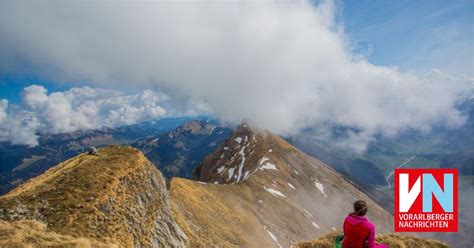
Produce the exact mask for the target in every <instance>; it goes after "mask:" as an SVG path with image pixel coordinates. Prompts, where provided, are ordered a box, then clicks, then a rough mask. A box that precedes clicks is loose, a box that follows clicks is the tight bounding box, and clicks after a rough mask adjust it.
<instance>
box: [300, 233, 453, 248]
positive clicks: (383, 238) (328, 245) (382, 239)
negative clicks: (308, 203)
mask: <svg viewBox="0 0 474 248" xmlns="http://www.w3.org/2000/svg"><path fill="white" fill-rule="evenodd" d="M338 234H339V233H336V232H333V233H328V234H326V235H324V236H322V237H321V238H319V239H317V240H313V241H304V242H299V243H297V244H295V245H294V246H293V247H294V248H333V247H334V240H335V239H336V236H337V235H338ZM375 241H376V242H378V243H383V244H387V245H388V246H389V247H390V248H395V247H396V248H412V247H417V248H445V247H446V248H447V247H449V246H448V245H447V244H445V243H442V242H439V241H436V240H432V239H423V238H417V237H412V236H399V235H393V234H387V235H377V237H376V238H375Z"/></svg>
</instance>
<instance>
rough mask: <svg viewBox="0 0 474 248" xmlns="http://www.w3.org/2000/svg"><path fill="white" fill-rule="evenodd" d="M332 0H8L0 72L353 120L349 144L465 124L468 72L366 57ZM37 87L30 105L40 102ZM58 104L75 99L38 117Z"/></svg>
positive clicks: (287, 120) (292, 129)
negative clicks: (418, 69) (414, 70)
mask: <svg viewBox="0 0 474 248" xmlns="http://www.w3.org/2000/svg"><path fill="white" fill-rule="evenodd" d="M336 7H337V6H335V4H334V2H332V1H319V2H318V3H317V4H316V5H315V4H313V3H310V2H309V1H296V2H283V3H282V2H254V3H250V2H243V3H242V2H241V3H237V2H226V3H219V2H209V1H206V2H186V3H182V2H181V3H179V2H175V3H171V2H146V3H143V2H141V3H137V2H113V3H111V2H108V1H107V2H105V1H104V2H57V1H54V2H49V1H41V2H30V3H26V2H23V1H3V2H2V3H1V4H0V34H1V35H2V42H1V43H0V70H1V71H8V72H12V73H15V72H16V73H22V72H23V70H25V69H24V68H27V69H28V72H29V73H35V74H37V75H41V76H42V77H45V78H50V79H55V80H58V81H61V80H75V81H77V80H82V81H86V82H90V83H91V84H97V85H101V86H106V87H110V86H112V85H114V84H115V83H118V82H120V83H122V85H127V82H133V87H143V88H146V87H148V86H149V85H159V86H160V87H164V88H166V89H169V90H170V91H172V92H176V93H179V94H182V95H185V96H187V97H189V98H190V99H193V101H195V100H200V101H203V102H205V103H206V104H205V105H206V106H210V107H211V108H212V110H213V111H214V113H215V114H216V115H217V116H218V117H221V118H222V119H225V120H228V121H234V122H239V121H241V120H242V119H246V120H249V121H250V122H251V123H252V124H254V125H256V126H258V127H262V128H267V129H270V130H271V131H273V132H276V133H278V134H287V135H288V134H290V135H291V134H295V133H298V132H299V131H300V130H302V129H304V128H307V127H314V126H318V125H327V124H331V125H338V126H350V127H354V128H356V129H357V130H360V132H354V133H353V134H351V137H350V142H349V143H347V144H350V143H357V145H356V146H357V149H358V150H363V149H361V148H360V147H361V146H360V144H361V143H362V147H363V146H364V144H365V143H367V142H370V140H371V138H370V137H371V136H372V135H373V134H375V133H383V134H386V135H394V134H396V133H397V132H399V131H400V130H401V129H404V128H416V129H422V130H426V129H429V128H430V127H431V126H432V125H434V124H439V125H448V126H457V125H461V124H462V123H463V121H464V118H463V116H462V115H461V114H460V112H459V111H458V110H456V108H455V107H454V106H455V103H456V101H458V100H459V96H460V95H461V94H462V92H463V91H465V90H466V85H467V83H468V82H469V80H467V79H466V78H465V77H457V78H453V77H448V76H446V75H443V74H442V73H440V72H437V71H434V72H432V73H430V74H428V75H421V76H420V75H413V74H409V73H404V72H400V71H399V70H398V69H397V68H389V67H383V66H377V65H374V64H371V63H369V62H368V61H366V60H365V59H364V58H363V57H361V56H359V55H358V54H354V53H353V52H352V50H351V45H350V44H349V43H348V41H347V40H348V39H346V37H345V34H344V32H343V26H342V25H341V24H339V23H337V22H336V21H335V12H336V11H335V8H336ZM11 13H15V15H12V14H11ZM20 62H21V63H20ZM130 84H131V83H129V84H128V85H130ZM125 87H126V86H125ZM129 87H130V86H129ZM37 94H38V95H32V96H31V99H30V100H25V103H26V104H28V103H27V102H28V101H32V102H40V103H41V102H43V101H45V99H44V96H43V95H44V94H42V93H40V92H39V93H38V92H37ZM64 98H67V97H66V96H64V95H58V96H49V97H47V99H49V101H55V102H59V103H63V102H64V101H65V100H64ZM135 108H137V106H135ZM86 109H87V110H88V111H89V112H87V111H84V112H81V113H82V114H81V115H82V117H74V118H73V117H71V118H66V119H65V120H64V121H62V122H61V123H57V124H53V123H51V127H52V128H53V130H56V131H57V130H69V129H71V128H72V127H74V125H81V126H84V127H87V126H90V124H91V123H90V121H88V120H90V118H86V117H87V116H95V112H94V105H93V104H92V103H91V106H88V107H87V108H86ZM145 109H147V108H146V107H145ZM61 111H63V112H64V114H67V113H68V112H69V111H70V108H64V109H59V110H57V111H53V112H54V113H49V112H48V113H44V114H45V115H56V114H58V115H59V114H60V113H61V114H63V112H61ZM97 111H98V110H97ZM144 111H149V110H144ZM129 112H132V113H133V112H134V111H133V110H129V109H127V108H121V109H115V110H114V111H110V112H109V114H108V115H107V118H108V119H109V120H110V122H112V123H113V122H115V121H119V122H122V123H128V122H130V120H136V119H137V118H140V115H137V116H134V115H133V114H132V113H129ZM152 112H153V111H152ZM152 112H150V114H152ZM37 117H38V118H44V117H43V116H37ZM107 118H106V119H107ZM128 118H130V120H129V119H128ZM40 123H43V122H42V121H40ZM77 123H81V124H77Z"/></svg>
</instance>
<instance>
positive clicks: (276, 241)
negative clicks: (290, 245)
mask: <svg viewBox="0 0 474 248" xmlns="http://www.w3.org/2000/svg"><path fill="white" fill-rule="evenodd" d="M265 231H267V233H268V236H270V238H272V239H273V241H275V243H276V244H277V245H278V247H280V248H281V247H282V246H281V245H280V243H278V239H277V237H276V236H275V235H274V234H273V233H271V232H270V231H268V230H267V229H266V228H265Z"/></svg>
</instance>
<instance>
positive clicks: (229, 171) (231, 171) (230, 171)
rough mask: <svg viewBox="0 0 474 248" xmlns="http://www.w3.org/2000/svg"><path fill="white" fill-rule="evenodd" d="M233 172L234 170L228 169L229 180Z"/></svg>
mask: <svg viewBox="0 0 474 248" xmlns="http://www.w3.org/2000/svg"><path fill="white" fill-rule="evenodd" d="M234 170H235V168H230V169H229V170H228V171H227V172H228V173H229V180H230V179H231V178H232V176H233V175H234Z"/></svg>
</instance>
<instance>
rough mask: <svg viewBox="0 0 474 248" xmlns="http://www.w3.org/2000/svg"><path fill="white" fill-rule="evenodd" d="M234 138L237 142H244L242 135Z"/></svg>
mask: <svg viewBox="0 0 474 248" xmlns="http://www.w3.org/2000/svg"><path fill="white" fill-rule="evenodd" d="M234 140H235V142H237V143H239V144H240V143H241V142H242V138H241V137H237V138H235V139H234Z"/></svg>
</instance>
